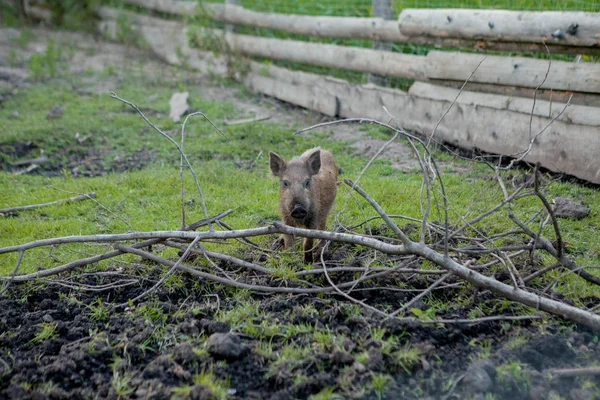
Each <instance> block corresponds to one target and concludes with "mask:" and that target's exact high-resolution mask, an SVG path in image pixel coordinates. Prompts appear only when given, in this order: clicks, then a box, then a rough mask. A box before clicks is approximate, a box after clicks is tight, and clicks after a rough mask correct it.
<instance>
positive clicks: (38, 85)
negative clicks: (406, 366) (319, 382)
mask: <svg viewBox="0 0 600 400" xmlns="http://www.w3.org/2000/svg"><path fill="white" fill-rule="evenodd" d="M28 35H29V34H23V35H22V36H23V37H22V39H19V40H18V41H17V42H16V43H15V44H14V45H15V46H20V45H21V44H20V43H21V41H25V40H30V39H28ZM63 50H64V49H62V48H61V47H60V44H56V45H55V46H54V48H53V50H52V54H55V55H57V56H56V57H57V59H54V58H52V57H54V56H51V57H50V56H47V57H46V58H48V57H50V58H51V59H52V60H54V61H53V62H55V63H57V65H59V67H60V65H61V64H60V63H61V62H64V54H65V51H63ZM48 54H50V53H48ZM180 74H181V73H180V72H176V70H174V69H169V68H167V69H165V72H164V74H163V77H164V78H166V79H161V78H160V77H156V76H147V77H140V75H139V74H135V73H129V72H123V71H115V70H114V69H110V70H109V74H103V73H100V74H94V73H91V74H85V75H78V76H68V78H67V76H65V75H61V73H60V68H59V69H58V70H57V71H55V75H56V76H55V77H54V78H49V75H48V76H46V77H45V78H44V79H42V80H41V81H39V82H34V83H33V84H32V85H31V86H30V87H28V88H27V89H26V90H21V91H20V92H19V93H17V94H16V95H14V96H13V97H12V98H10V100H8V101H5V102H4V103H3V108H2V109H0V123H2V126H3V129H2V130H1V131H0V167H2V165H4V167H6V166H7V165H8V163H11V162H14V161H17V160H16V159H15V158H14V157H13V156H12V155H11V154H12V153H11V151H12V148H13V147H14V146H15V144H16V143H24V142H31V143H32V145H33V151H32V152H31V153H29V154H26V155H23V156H22V157H21V159H26V158H35V157H38V156H40V155H42V153H43V154H45V155H48V156H49V157H50V160H51V161H50V163H49V166H50V167H54V168H55V169H56V168H57V166H62V165H67V161H68V159H69V157H73V156H74V155H77V156H81V157H86V156H89V155H90V154H92V153H93V155H94V156H95V157H97V158H98V159H99V160H100V162H101V163H102V165H103V166H104V167H105V168H108V169H110V168H111V166H112V165H114V163H115V158H121V159H126V158H127V157H130V156H132V155H133V154H135V153H136V152H139V151H140V150H143V151H146V152H149V153H150V154H152V155H153V157H154V161H153V162H151V163H150V164H149V165H148V166H146V167H145V168H144V169H142V170H139V171H129V172H123V173H109V174H107V175H105V176H96V177H89V178H84V177H75V176H74V171H73V169H72V168H69V167H68V166H67V167H66V168H64V169H63V170H62V171H60V172H61V173H60V176H53V177H45V176H39V175H14V174H10V173H7V172H2V171H0V187H2V190H1V191H0V208H4V207H10V206H18V205H26V204H37V203H44V202H49V201H53V200H57V199H61V198H66V197H72V196H74V195H75V194H81V193H89V192H96V194H97V198H96V200H95V201H82V202H77V203H71V204H62V205H55V206H51V207H45V208H41V209H38V210H31V211H22V212H20V213H19V214H18V216H13V217H9V218H5V217H3V218H2V219H0V247H5V246H11V245H17V244H21V243H25V242H29V241H32V240H38V239H44V238H50V237H57V236H70V235H90V234H98V233H121V232H127V231H129V230H131V229H134V230H136V231H152V230H172V229H177V228H178V227H179V226H180V224H181V215H180V214H181V211H180V202H181V199H180V184H179V178H178V176H179V154H178V153H177V151H176V149H175V148H174V146H173V145H172V144H171V143H169V142H168V141H167V140H165V139H164V138H163V137H161V136H160V135H159V134H158V133H157V132H155V131H154V130H152V129H151V128H149V127H148V126H147V125H146V124H145V123H144V122H143V120H142V119H141V118H140V117H139V116H138V115H137V114H135V113H134V112H132V110H131V109H130V108H129V107H128V106H126V105H124V104H122V103H120V102H119V101H117V100H114V99H111V98H110V97H109V96H108V94H107V93H101V94H91V95H86V94H80V93H79V92H77V91H76V90H75V89H74V88H77V87H81V86H84V87H85V85H86V84H87V83H86V82H88V81H89V80H92V81H93V80H102V79H109V78H110V79H114V78H119V79H117V82H118V84H117V87H116V92H117V94H118V95H119V96H121V97H123V98H125V99H127V100H130V101H132V102H133V103H135V104H137V105H138V106H139V107H141V109H142V110H143V111H144V112H145V113H146V114H147V116H148V117H149V118H150V119H151V120H152V121H153V122H154V123H156V124H157V125H158V126H159V127H161V128H162V129H163V130H164V131H165V132H166V133H167V134H169V135H170V136H171V137H173V138H174V139H175V140H176V141H179V136H180V130H181V124H180V123H173V122H172V121H171V120H170V119H169V118H168V99H169V98H170V96H171V94H172V93H173V92H175V91H184V90H185V91H189V92H190V98H189V103H190V107H191V109H192V110H202V111H203V112H204V113H205V114H206V115H208V116H209V117H210V118H211V119H212V120H213V121H214V122H215V123H216V124H217V125H219V126H221V127H222V128H223V132H224V135H222V134H220V133H218V132H217V131H216V130H215V129H214V128H213V127H212V126H211V125H210V124H209V123H208V122H206V121H205V120H203V119H202V118H201V117H194V118H192V119H191V120H190V121H189V122H188V125H187V128H186V140H185V151H186V153H187V155H188V158H189V160H190V162H191V163H192V165H193V167H194V168H195V170H196V172H197V174H198V178H199V181H200V185H201V187H202V190H203V192H204V195H205V198H206V205H207V208H208V212H209V214H211V215H214V214H216V213H219V212H221V211H224V210H227V209H229V208H231V209H233V210H234V212H233V213H232V214H231V215H230V216H228V217H227V218H226V222H227V223H228V224H229V225H231V226H233V227H234V228H253V227H257V226H264V225H266V224H268V223H270V222H271V221H274V220H277V219H278V218H279V217H278V215H277V193H278V182H277V180H276V179H274V178H273V177H271V176H270V173H269V171H268V166H267V159H266V156H263V157H262V158H261V159H259V160H258V163H257V165H256V168H254V170H252V171H248V170H246V169H244V168H239V167H237V166H236V164H235V162H238V161H244V160H253V159H255V158H256V156H257V154H259V152H261V151H262V152H263V154H267V152H268V151H270V150H274V151H277V152H278V153H279V154H281V155H282V156H284V157H286V158H289V157H291V156H293V155H297V154H300V153H302V152H303V151H304V150H306V149H307V148H310V147H312V146H316V145H322V146H323V147H325V148H328V149H331V150H332V151H333V153H334V155H335V157H336V160H337V162H338V164H339V165H341V166H342V168H343V169H344V175H342V176H341V178H350V179H353V180H355V179H356V176H357V175H358V173H359V172H360V171H361V169H362V168H363V166H364V165H365V163H366V160H365V159H361V158H358V157H356V156H353V155H352V154H351V151H348V146H347V144H346V143H343V142H334V141H331V140H329V136H330V135H331V133H332V132H333V130H335V129H336V128H335V127H332V128H331V129H329V130H321V131H319V132H318V133H311V134H303V135H294V134H293V132H294V130H296V129H299V128H302V127H304V126H303V125H301V124H300V123H299V122H297V123H295V124H293V126H291V127H290V126H282V125H279V124H277V123H273V122H269V121H264V122H259V123H254V124H244V125H235V126H230V127H224V126H223V125H222V124H221V123H220V121H222V119H223V118H238V117H243V116H246V115H244V113H243V112H242V111H240V110H236V109H235V107H234V106H233V105H232V104H230V103H226V102H225V103H223V102H214V101H211V100H210V99H208V98H206V96H205V95H204V93H203V92H202V90H201V89H200V88H197V87H196V86H195V85H194V84H192V83H186V82H189V80H186V79H184V78H185V75H180ZM224 84H229V83H227V82H224ZM240 95H241V96H246V97H247V98H250V97H252V96H253V95H252V94H249V93H248V92H246V91H245V90H244V89H243V88H240ZM55 105H58V106H60V107H63V108H64V110H65V112H64V115H63V117H62V118H60V119H51V120H48V119H46V114H47V113H48V112H49V111H50V109H51V108H52V107H53V106H55ZM14 111H19V112H20V117H19V118H16V119H15V118H11V114H12V113H13V112H14ZM363 129H366V130H367V132H368V135H369V136H371V137H375V138H379V139H385V138H387V137H389V136H390V133H389V132H386V131H384V130H381V129H379V128H373V127H365V128H363ZM76 134H79V135H78V137H79V138H84V137H89V138H88V140H86V141H85V142H83V143H80V142H79V141H78V140H77V139H76ZM435 156H436V158H438V160H439V161H440V162H443V163H445V166H442V170H443V171H445V172H444V174H443V179H444V184H445V189H446V194H447V197H448V201H449V206H450V208H449V221H450V223H451V225H452V226H459V225H462V224H463V223H464V222H465V221H467V220H470V219H472V218H474V217H475V216H477V215H479V214H480V213H482V212H483V211H485V210H487V209H488V208H490V207H491V206H493V205H494V204H496V203H498V202H500V201H501V200H502V198H503V195H502V192H501V190H500V189H499V187H498V184H497V182H495V180H494V179H493V173H492V171H491V170H489V169H488V168H487V167H485V166H482V165H470V164H467V163H465V162H462V161H459V160H456V159H454V158H453V157H452V156H450V155H448V154H444V153H440V152H436V153H435ZM453 165H460V166H461V168H463V169H464V172H461V173H456V172H452V168H451V167H452V166H453ZM42 168H46V166H43V167H42ZM518 174H520V172H516V173H509V174H507V176H506V178H507V181H508V179H509V178H510V177H511V176H512V175H518ZM360 185H361V186H362V187H363V188H364V189H365V190H366V191H367V192H368V193H370V194H371V196H372V197H373V198H374V199H376V200H377V201H378V202H379V204H380V205H381V206H382V207H383V208H384V209H385V210H386V211H387V212H388V213H389V214H394V215H405V216H408V217H412V218H420V216H421V207H420V204H419V200H418V199H419V196H420V191H421V174H420V171H418V170H417V169H415V170H413V171H409V172H399V171H396V170H395V169H393V168H392V167H391V166H390V163H389V162H387V161H385V160H380V161H377V162H375V163H374V164H373V166H372V167H371V168H370V169H369V170H368V171H367V173H366V174H365V175H364V176H363V178H362V180H361V182H360ZM185 187H186V193H185V200H186V206H185V208H186V217H187V222H188V223H190V222H193V221H197V220H199V219H202V218H203V217H204V214H203V209H202V207H201V203H200V198H199V195H198V193H197V191H196V189H195V185H194V183H193V180H192V178H191V175H190V174H189V172H186V173H185ZM547 191H548V197H549V198H552V197H554V196H562V197H571V198H573V199H575V200H577V201H580V202H583V203H585V204H586V205H588V206H590V207H591V208H592V213H591V216H590V217H589V218H586V219H584V220H580V221H570V220H561V221H560V226H561V228H562V233H563V238H564V240H565V242H566V243H567V250H568V254H569V256H571V257H573V258H574V260H575V261H576V262H577V263H578V264H579V265H596V264H598V259H600V243H598V241H597V240H595V238H596V237H598V234H599V233H600V218H598V215H599V211H600V209H599V206H598V205H599V204H600V193H599V192H598V191H597V190H594V189H593V188H589V187H585V186H582V185H578V184H572V183H566V182H565V183H561V182H554V183H551V184H550V185H549V186H548V187H547ZM433 193H434V194H435V196H436V199H437V200H436V201H437V202H438V203H437V204H441V194H440V188H439V185H438V186H436V187H435V188H434V191H433ZM539 209H540V203H539V201H538V200H536V199H535V198H533V197H529V198H526V199H522V200H519V201H518V202H516V203H515V206H514V210H515V213H516V214H517V215H518V216H519V217H521V218H524V219H526V218H528V217H529V216H531V215H533V214H534V213H535V212H536V211H537V210H539ZM334 213H335V214H337V215H336V216H337V221H338V222H340V223H343V224H345V225H349V226H351V225H356V224H357V223H360V222H362V221H363V220H364V217H371V216H375V215H376V213H375V212H374V211H373V210H372V209H371V207H370V206H368V205H367V204H366V203H365V202H364V201H362V200H355V199H353V198H351V197H350V193H349V190H348V188H347V187H346V186H345V185H342V186H340V188H339V190H338V198H337V201H336V206H335V208H334ZM443 219H444V216H443V213H442V212H441V209H440V208H438V207H436V206H434V209H433V210H432V213H431V216H430V220H431V221H436V222H441V221H443ZM331 220H332V219H330V221H331ZM399 223H400V225H401V226H404V225H405V224H406V222H403V221H402V220H399ZM378 225H381V221H380V220H375V221H372V222H371V223H370V226H378ZM330 226H331V225H330ZM512 227H513V225H512V223H511V222H510V221H509V220H508V218H507V215H506V211H501V212H499V213H497V214H496V215H494V216H491V217H489V218H486V219H484V220H483V221H482V222H481V223H480V224H478V225H477V228H478V229H479V230H481V231H484V232H485V233H486V234H487V235H491V234H494V233H498V232H502V231H505V230H507V229H509V228H512ZM531 227H532V229H534V230H536V229H537V222H536V221H534V222H532V223H531ZM543 233H544V235H546V236H547V237H549V238H550V239H551V240H554V235H553V232H552V230H551V228H550V227H547V228H546V229H545V230H544V232H543ZM410 236H411V238H413V239H415V240H416V239H418V229H416V230H412V231H411V233H410ZM270 239H273V238H258V239H257V240H258V241H259V242H261V243H262V244H267V241H268V240H270ZM208 247H209V248H215V245H208ZM239 247H240V245H239V244H236V243H234V244H232V245H231V246H229V247H228V251H231V252H234V251H235V250H236V249H237V248H239ZM100 251H103V249H99V248H98V246H90V245H69V246H59V247H55V248H53V249H47V248H40V249H36V250H32V251H28V252H27V253H26V254H25V258H24V261H23V265H22V268H21V270H20V272H21V273H25V272H32V271H34V270H36V269H37V268H48V267H51V266H56V265H59V264H62V263H66V262H69V261H72V260H74V259H78V258H81V257H82V256H87V255H89V254H97V253H98V252H100ZM175 254H176V253H175V251H174V250H168V251H165V252H164V254H163V255H164V256H166V257H171V258H173V257H175ZM270 259H271V264H272V265H271V267H273V269H274V270H275V271H276V276H278V277H279V279H281V280H282V281H284V282H285V281H290V280H292V279H293V274H294V271H297V270H299V269H298V268H300V269H301V264H300V256H299V255H298V254H276V255H273V256H272V257H271V258H270ZM16 260H17V254H14V253H12V254H8V255H1V256H0V274H2V275H8V274H10V272H11V271H12V269H13V268H14V265H15V263H16ZM121 260H122V262H129V261H135V260H136V258H135V257H133V256H124V257H122V258H121ZM542 262H543V263H544V264H545V265H548V264H549V263H551V262H552V260H551V259H550V258H549V257H544V258H543V259H542ZM267 264H269V263H267ZM107 265H108V264H107V263H100V264H98V265H97V267H98V268H105V267H106V266H107ZM111 265H114V261H111ZM267 266H269V265H267ZM558 274H560V272H558V271H557V272H556V275H555V276H558ZM175 279H177V278H176V277H173V280H175ZM173 283H174V281H173ZM557 289H558V290H559V291H561V292H562V293H565V294H568V295H569V297H571V298H573V299H575V300H576V301H578V298H581V297H585V296H589V295H593V294H595V293H597V289H595V288H593V287H590V286H589V285H586V284H584V283H582V282H581V280H580V279H579V278H574V277H573V276H570V277H567V278H566V279H564V280H563V281H562V282H561V283H560V284H559V286H558V287H557ZM435 308H437V309H439V305H436V307H435ZM434 311H435V310H434ZM255 328H256V327H255ZM267 328H268V327H259V328H258V329H260V330H261V331H263V332H265V329H267ZM265 334H266V335H268V334H269V333H268V329H267V332H266V333H265Z"/></svg>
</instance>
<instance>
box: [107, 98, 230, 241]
mask: <svg viewBox="0 0 600 400" xmlns="http://www.w3.org/2000/svg"><path fill="white" fill-rule="evenodd" d="M110 97H112V98H113V99H117V100H119V101H120V102H122V103H125V104H127V105H128V106H130V107H131V108H133V109H134V110H135V111H136V112H137V113H138V114H139V115H140V116H141V117H142V119H143V120H144V121H146V123H147V124H148V125H149V126H150V127H151V128H153V129H154V130H155V131H157V132H158V133H160V134H161V135H162V136H163V137H164V138H165V139H167V140H168V141H169V142H171V143H172V144H173V145H174V146H175V147H176V148H177V150H178V151H179V154H180V155H181V157H183V159H184V160H185V162H186V164H187V166H188V169H189V170H190V173H191V174H192V176H193V177H194V182H195V183H196V189H197V190H198V193H199V195H200V202H201V203H202V208H203V210H204V218H206V219H208V209H207V208H206V202H205V201H204V193H203V192H202V189H201V188H200V182H198V177H197V176H196V172H195V171H194V168H193V167H192V164H191V163H190V161H189V160H188V158H187V156H186V155H185V153H184V152H183V149H182V148H181V147H180V146H179V145H178V144H177V142H176V141H174V140H173V139H172V138H171V137H170V136H169V135H167V134H166V133H164V132H163V131H162V130H161V129H160V128H159V127H158V126H156V125H154V124H153V123H152V122H151V121H150V120H149V119H148V118H146V116H145V115H144V113H143V112H142V111H141V110H140V109H139V108H138V106H136V105H135V104H133V103H131V102H129V101H127V100H125V99H122V98H120V97H119V96H117V94H116V93H114V92H111V93H110ZM195 114H200V115H202V116H203V117H204V118H206V119H207V120H208V121H209V122H210V123H211V124H212V125H213V126H214V127H215V129H217V131H219V132H221V130H220V129H219V128H217V127H216V125H215V124H213V123H212V121H211V120H210V119H208V117H206V115H204V114H203V113H201V112H197V113H194V115H195ZM191 115H192V114H190V115H188V116H187V117H186V119H185V121H184V125H185V122H186V121H187V120H188V118H189V117H190V116H191ZM221 134H223V132H221ZM208 229H209V230H211V231H212V225H211V224H210V223H209V224H208Z"/></svg>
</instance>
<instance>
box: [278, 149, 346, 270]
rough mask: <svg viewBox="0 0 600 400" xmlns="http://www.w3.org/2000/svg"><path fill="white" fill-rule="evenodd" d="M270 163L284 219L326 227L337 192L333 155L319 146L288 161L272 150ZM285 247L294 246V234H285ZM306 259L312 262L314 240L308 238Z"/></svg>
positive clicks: (294, 225) (322, 228) (312, 227)
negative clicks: (275, 177)
mask: <svg viewBox="0 0 600 400" xmlns="http://www.w3.org/2000/svg"><path fill="white" fill-rule="evenodd" d="M269 165H270V167H271V172H272V173H273V175H275V176H277V177H279V181H280V189H279V212H280V213H281V217H282V222H283V223H284V224H286V225H289V226H293V227H305V228H307V229H319V230H325V227H326V224H327V215H328V214H329V211H331V207H332V206H333V202H334V201H335V195H336V191H337V177H338V166H337V165H336V164H335V161H334V159H333V154H331V152H330V151H327V150H321V149H320V148H318V147H316V148H314V149H310V150H307V151H305V152H304V153H303V154H302V155H301V156H300V157H294V158H293V159H291V160H290V161H287V162H286V161H285V160H284V159H283V158H282V157H281V156H279V155H278V154H276V153H273V152H269ZM280 240H283V247H284V248H286V249H289V248H290V247H293V245H294V238H293V237H292V236H291V235H282V237H281V239H280ZM303 251H304V262H306V263H312V261H313V251H314V253H315V254H318V253H317V252H318V248H313V239H311V238H305V239H304V244H303Z"/></svg>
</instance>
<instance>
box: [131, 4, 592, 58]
mask: <svg viewBox="0 0 600 400" xmlns="http://www.w3.org/2000/svg"><path fill="white" fill-rule="evenodd" d="M125 3H127V4H132V5H137V6H140V7H142V8H144V9H147V10H154V11H159V12H163V13H168V14H173V15H180V16H193V15H197V14H198V13H204V14H206V15H208V16H209V17H210V18H212V19H214V20H217V21H221V22H225V23H228V24H237V25H247V26H255V27H259V28H267V29H274V30H281V31H284V32H288V33H293V34H297V35H306V36H314V37H327V38H335V39H369V40H384V41H390V42H396V43H411V44H414V45H426V46H436V47H447V48H463V49H475V50H479V51H486V50H488V51H518V52H523V53H545V52H546V48H545V47H544V45H543V44H541V43H512V42H496V41H493V40H478V39H475V38H462V39H457V38H441V37H434V36H407V35H404V34H402V33H401V32H400V29H399V27H398V24H397V23H396V22H392V21H386V20H383V19H380V18H353V17H324V16H307V15H294V14H278V13H262V12H256V11H252V10H248V9H245V8H243V7H241V6H236V5H232V4H218V3H195V2H189V1H179V0H148V1H146V0H125ZM197 4H200V5H201V6H197ZM548 45H549V47H550V51H551V53H552V54H554V53H561V54H579V53H581V49H578V48H573V47H572V46H568V45H565V46H563V45H560V44H553V43H551V44H548ZM585 52H586V53H588V54H600V48H588V49H586V51H585Z"/></svg>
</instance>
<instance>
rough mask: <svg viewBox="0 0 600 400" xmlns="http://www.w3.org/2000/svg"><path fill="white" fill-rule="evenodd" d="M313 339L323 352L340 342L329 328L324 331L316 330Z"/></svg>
mask: <svg viewBox="0 0 600 400" xmlns="http://www.w3.org/2000/svg"><path fill="white" fill-rule="evenodd" d="M312 340H313V343H314V344H315V345H316V347H317V348H318V349H319V351H322V352H324V351H327V350H330V349H332V348H333V347H335V344H336V343H337V342H338V340H337V337H336V336H335V334H333V333H332V332H331V331H330V330H329V328H327V329H326V330H324V331H316V330H315V331H314V332H313V334H312Z"/></svg>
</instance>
